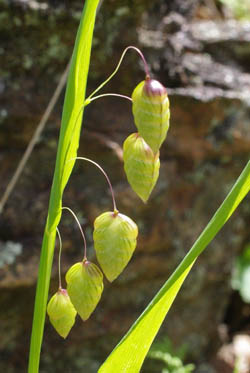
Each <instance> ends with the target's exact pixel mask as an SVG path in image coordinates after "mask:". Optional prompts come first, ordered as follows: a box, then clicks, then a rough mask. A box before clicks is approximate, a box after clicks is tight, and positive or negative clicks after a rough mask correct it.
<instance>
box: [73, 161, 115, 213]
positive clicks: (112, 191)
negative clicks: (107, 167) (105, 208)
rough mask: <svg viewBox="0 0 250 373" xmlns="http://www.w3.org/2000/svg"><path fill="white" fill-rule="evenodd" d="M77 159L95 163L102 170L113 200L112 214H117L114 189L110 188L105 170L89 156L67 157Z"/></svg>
mask: <svg viewBox="0 0 250 373" xmlns="http://www.w3.org/2000/svg"><path fill="white" fill-rule="evenodd" d="M77 159H81V160H83V161H87V162H89V163H92V164H93V165H95V166H96V167H97V168H99V170H100V171H101V172H102V174H103V175H104V176H105V178H106V180H107V182H108V185H109V189H110V192H111V196H112V201H113V207H114V214H117V213H118V210H117V207H116V201H115V195H114V190H113V188H112V184H111V182H110V180H109V177H108V175H107V174H106V172H105V171H104V169H103V168H102V167H101V166H100V165H99V164H98V163H96V162H94V161H92V160H91V159H89V158H85V157H76V158H72V159H69V161H68V162H70V161H74V160H77Z"/></svg>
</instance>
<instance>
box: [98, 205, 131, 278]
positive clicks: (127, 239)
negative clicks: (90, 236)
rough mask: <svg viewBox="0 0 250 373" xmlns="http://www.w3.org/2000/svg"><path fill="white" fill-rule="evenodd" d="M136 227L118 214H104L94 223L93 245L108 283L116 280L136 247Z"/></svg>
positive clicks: (127, 218)
mask: <svg viewBox="0 0 250 373" xmlns="http://www.w3.org/2000/svg"><path fill="white" fill-rule="evenodd" d="M137 235H138V228H137V225H136V224H135V223H134V222H133V220H131V219H130V218H129V217H127V216H125V215H123V214H120V213H119V212H110V211H109V212H105V213H103V214H101V215H100V216H98V217H97V218H96V220H95V222H94V245H95V251H96V256H97V259H98V262H99V263H100V266H101V268H102V270H103V272H104V274H105V276H106V277H107V279H108V280H109V281H113V280H114V279H116V278H117V277H118V276H119V275H120V273H121V272H122V271H123V270H124V268H125V267H126V265H127V264H128V262H129V260H130V259H131V257H132V255H133V252H134V250H135V247H136V238H137Z"/></svg>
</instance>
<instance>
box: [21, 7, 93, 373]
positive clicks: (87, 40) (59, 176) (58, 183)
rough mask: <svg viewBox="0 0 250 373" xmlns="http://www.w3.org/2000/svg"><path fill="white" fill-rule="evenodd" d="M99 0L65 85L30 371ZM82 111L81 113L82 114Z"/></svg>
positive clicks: (35, 362) (87, 15) (84, 25)
mask: <svg viewBox="0 0 250 373" xmlns="http://www.w3.org/2000/svg"><path fill="white" fill-rule="evenodd" d="M98 3H99V0H86V1H85V5H84V10H83V13H82V17H81V22H80V26H79V29H78V33H77V38H76V42H75V47H74V51H73V55H72V60H71V66H70V72H69V77H68V83H67V88H66V94H65V100H64V107H63V115H62V125H61V131H60V138H59V145H58V152H57V158H56V167H55V173H54V178H53V185H52V189H51V196H50V203H49V211H48V218H47V223H46V227H45V232H44V238H43V245H42V252H41V258H40V265H39V274H38V282H37V290H36V300H35V310H34V318H33V325H32V336H31V345H30V356H29V370H28V372H29V373H37V372H38V370H39V361H40V351H41V344H42V338H43V329H44V321H45V315H46V305H47V299H48V290H49V283H50V274H51V266H52V260H53V254H54V245H55V236H56V227H57V225H58V223H59V221H60V218H61V206H62V194H63V190H64V188H65V186H66V184H67V182H68V179H69V177H70V174H71V171H72V168H73V166H74V162H67V161H68V160H69V159H72V158H75V157H76V153H77V148H78V144H79V136H80V130H81V119H82V114H83V110H82V106H83V102H84V99H85V89H86V83H87V76H88V70H89V60H90V53H91V45H92V35H93V28H94V23H95V15H96V9H97V6H98ZM79 112H80V115H79Z"/></svg>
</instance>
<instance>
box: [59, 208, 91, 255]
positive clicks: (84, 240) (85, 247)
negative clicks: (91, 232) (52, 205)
mask: <svg viewBox="0 0 250 373" xmlns="http://www.w3.org/2000/svg"><path fill="white" fill-rule="evenodd" d="M62 210H68V211H69V212H70V213H71V214H72V215H73V217H74V218H75V220H76V222H77V225H78V227H79V229H80V232H81V234H82V238H83V242H84V257H83V261H85V260H87V243H86V238H85V235H84V233H83V230H82V227H81V224H80V222H79V220H78V218H77V216H76V214H75V213H74V212H73V211H72V210H71V209H70V208H69V207H65V206H64V207H62Z"/></svg>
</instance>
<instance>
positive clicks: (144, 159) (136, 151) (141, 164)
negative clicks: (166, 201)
mask: <svg viewBox="0 0 250 373" xmlns="http://www.w3.org/2000/svg"><path fill="white" fill-rule="evenodd" d="M123 159H124V169H125V172H126V175H127V179H128V182H129V184H130V185H131V187H132V189H133V190H134V191H135V192H136V193H137V194H138V196H139V197H140V198H141V199H142V200H143V202H147V200H148V198H149V196H150V193H151V192H152V190H153V188H154V186H155V184H156V181H157V179H158V176H159V168H160V160H159V152H158V153H157V154H154V153H153V151H152V149H151V148H150V147H149V146H148V144H147V143H146V142H145V141H144V139H143V138H142V137H141V136H140V135H139V134H138V133H133V134H132V135H130V136H129V137H128V138H127V139H126V140H125V141H124V144H123Z"/></svg>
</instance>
